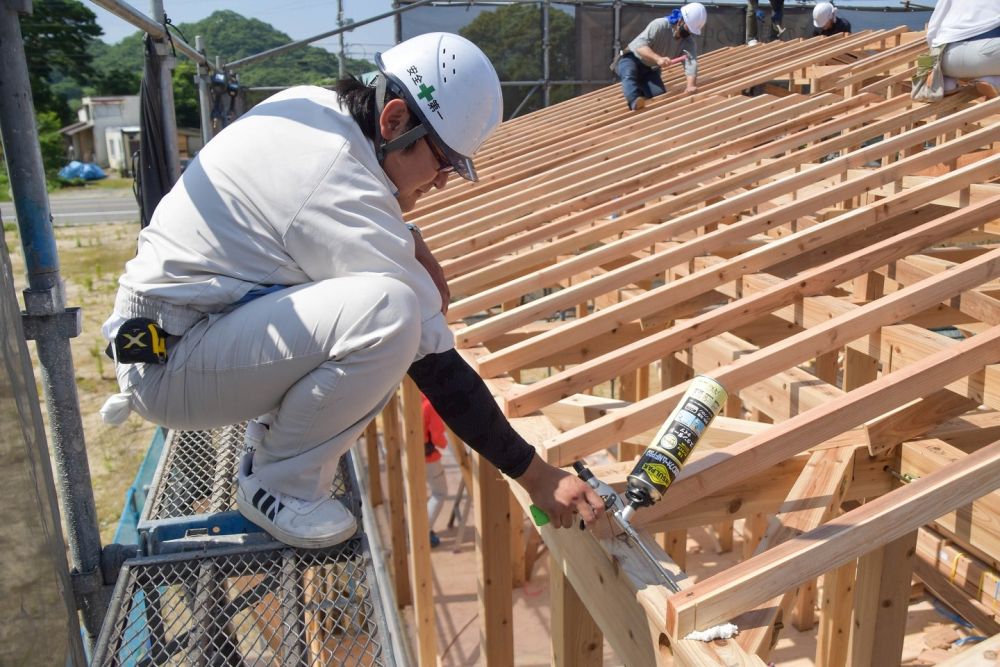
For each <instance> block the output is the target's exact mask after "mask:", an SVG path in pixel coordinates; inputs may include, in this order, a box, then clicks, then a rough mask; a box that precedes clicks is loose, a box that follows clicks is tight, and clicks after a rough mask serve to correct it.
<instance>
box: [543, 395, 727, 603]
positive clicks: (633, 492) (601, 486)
mask: <svg viewBox="0 0 1000 667" xmlns="http://www.w3.org/2000/svg"><path fill="white" fill-rule="evenodd" d="M727 397H728V395H727V394H726V390H725V389H724V388H723V387H722V385H721V384H719V383H718V382H716V381H715V380H713V379H712V378H710V377H707V376H704V375H699V376H698V377H696V378H694V380H692V381H691V384H690V386H688V389H687V391H686V392H684V395H683V396H682V397H681V400H680V401H679V402H678V403H677V406H676V407H675V408H674V410H673V412H671V413H670V416H669V417H667V420H666V421H665V422H663V426H661V427H660V430H659V431H657V433H656V437H654V438H653V440H652V442H650V443H649V446H648V447H646V451H644V452H643V453H642V456H640V457H639V460H638V461H636V464H635V467H634V468H633V469H632V473H631V474H630V475H629V476H628V487H627V488H626V490H625V493H624V494H623V495H624V499H623V498H622V496H621V495H619V494H618V493H616V492H615V490H614V489H613V488H612V487H611V486H610V485H608V484H607V483H605V482H602V481H601V480H600V479H598V478H597V477H596V476H595V475H594V474H593V473H592V472H591V471H590V470H589V469H588V468H587V466H586V465H584V464H583V462H581V461H577V462H576V463H574V464H573V468H574V469H575V470H576V473H577V475H579V477H580V479H582V480H583V481H585V482H586V483H587V484H589V485H590V486H591V488H593V489H594V490H595V491H596V492H597V494H598V495H599V496H601V498H603V499H604V507H605V510H606V511H607V513H608V516H610V517H611V519H612V520H613V521H614V522H615V523H616V524H617V525H618V527H619V528H621V529H622V531H624V533H625V535H626V536H627V537H628V538H629V539H631V540H632V542H633V543H635V545H636V546H637V547H639V550H640V551H641V552H642V554H643V555H644V556H645V557H646V558H647V559H648V560H649V562H650V563H652V564H653V565H654V566H655V568H656V570H657V571H658V572H659V573H660V575H661V576H662V578H663V580H664V582H665V583H666V585H667V587H668V588H669V589H670V590H671V591H673V592H674V593H679V592H680V590H681V589H680V586H678V585H677V581H676V580H674V578H673V577H672V576H671V575H670V573H669V572H667V571H666V570H664V569H663V567H662V566H661V565H660V562H659V561H658V560H657V559H656V557H655V556H653V554H652V552H650V551H649V549H648V548H647V547H646V545H645V544H644V543H643V542H642V540H640V539H639V535H638V533H637V532H636V530H635V528H633V527H632V524H631V519H632V516H633V515H634V514H635V512H636V510H637V509H639V508H640V507H648V506H650V505H652V504H654V503H656V502H657V501H659V500H660V498H662V497H663V494H664V493H666V491H667V489H668V488H669V487H670V485H671V484H672V483H673V481H674V480H675V479H676V478H677V475H679V474H680V472H681V468H682V467H683V466H684V462H685V461H687V458H688V456H689V455H690V454H691V450H693V449H694V446H695V445H696V444H697V443H698V440H699V439H700V438H701V436H702V434H703V433H704V432H705V430H706V429H707V428H708V425H709V424H710V423H712V420H713V419H715V418H716V417H717V416H718V415H719V413H720V412H722V407H723V406H724V405H725V404H726V398H727ZM531 514H532V516H533V517H534V519H535V523H536V524H538V525H540V526H541V525H544V524H545V523H548V521H549V518H548V516H546V515H545V513H544V512H543V511H542V510H540V509H539V508H538V507H535V506H534V505H532V506H531Z"/></svg>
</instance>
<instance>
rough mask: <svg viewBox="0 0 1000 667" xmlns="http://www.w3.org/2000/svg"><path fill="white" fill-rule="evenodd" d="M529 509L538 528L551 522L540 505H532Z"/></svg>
mask: <svg viewBox="0 0 1000 667" xmlns="http://www.w3.org/2000/svg"><path fill="white" fill-rule="evenodd" d="M528 509H530V510H531V518H532V519H534V520H535V525H536V526H544V525H545V524H547V523H548V522H549V515H548V514H546V513H545V510H543V509H542V508H541V507H539V506H538V505H532V506H531V507H529V508H528Z"/></svg>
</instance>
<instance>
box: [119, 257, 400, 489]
mask: <svg viewBox="0 0 1000 667" xmlns="http://www.w3.org/2000/svg"><path fill="white" fill-rule="evenodd" d="M419 340H420V317H419V310H418V305H417V298H416V296H415V295H414V293H413V291H412V290H411V289H410V288H408V287H407V286H406V285H404V284H403V283H401V282H399V281H398V280H394V279H391V278H385V277H381V276H376V275H372V276H358V277H347V278H335V279H330V280H323V281H320V282H316V283H309V284H305V285H298V286H295V287H290V288H288V289H285V290H281V291H279V292H273V293H271V294H267V295H265V296H262V297H260V298H258V299H256V300H254V301H251V302H249V303H247V304H244V305H242V306H239V307H237V308H236V309H235V310H232V311H230V312H228V313H224V314H219V315H211V316H209V317H207V318H206V319H204V320H202V321H200V322H199V323H197V324H196V325H195V326H194V327H192V328H191V329H190V330H189V331H188V332H187V333H186V334H185V335H184V336H183V337H182V338H180V339H179V340H178V341H177V342H176V344H175V345H174V346H173V347H172V348H171V349H170V350H169V357H168V360H167V363H166V364H164V365H154V364H135V365H121V366H119V381H120V382H121V383H122V385H123V387H124V386H128V385H131V392H132V407H133V409H134V410H136V411H137V412H138V413H139V414H141V415H142V416H143V417H145V418H146V419H149V420H151V421H154V422H156V423H158V424H162V425H164V426H167V427H169V428H177V429H208V428H215V427H218V426H223V425H226V424H235V423H238V422H241V421H244V420H246V419H250V418H254V417H257V416H259V415H263V414H266V413H273V414H272V416H271V424H270V429H269V430H268V431H267V434H266V435H265V436H264V440H263V443H262V445H261V446H260V447H259V448H258V449H257V451H256V453H255V455H254V472H255V473H256V474H257V475H259V477H260V480H261V482H262V483H263V484H264V486H266V487H267V488H269V489H271V490H274V491H280V492H282V493H287V494H291V495H293V496H296V497H299V498H303V499H305V500H318V499H319V498H321V497H324V496H326V495H328V494H329V492H330V485H331V482H332V481H333V477H334V475H335V473H336V470H337V464H338V462H339V460H340V457H341V456H342V455H343V454H344V452H345V451H347V449H348V448H349V447H350V446H351V445H352V444H353V443H354V441H355V440H356V439H357V438H358V436H359V435H360V434H361V432H362V431H363V430H364V428H365V426H366V425H367V424H368V422H370V421H371V420H372V418H373V417H375V415H377V414H378V412H379V411H380V410H381V409H382V407H383V406H384V405H385V402H386V401H387V400H388V397H389V393H390V392H391V391H392V390H393V389H394V388H395V387H396V385H397V384H398V383H399V381H400V380H401V379H402V377H403V375H404V374H405V373H406V369H407V368H408V367H409V365H410V364H411V363H412V362H413V360H414V357H415V355H416V353H417V348H418V344H419Z"/></svg>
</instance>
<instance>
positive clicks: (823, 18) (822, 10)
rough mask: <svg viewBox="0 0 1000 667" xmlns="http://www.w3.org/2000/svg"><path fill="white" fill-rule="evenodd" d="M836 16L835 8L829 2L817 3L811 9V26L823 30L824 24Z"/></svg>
mask: <svg viewBox="0 0 1000 667" xmlns="http://www.w3.org/2000/svg"><path fill="white" fill-rule="evenodd" d="M836 15H837V8H836V7H834V6H833V5H832V4H830V3H829V2H818V3H816V6H815V7H813V25H814V26H816V27H817V28H825V27H826V24H827V23H829V22H830V21H832V20H833V17H834V16H836Z"/></svg>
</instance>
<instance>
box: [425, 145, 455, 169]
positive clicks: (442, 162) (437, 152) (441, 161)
mask: <svg viewBox="0 0 1000 667" xmlns="http://www.w3.org/2000/svg"><path fill="white" fill-rule="evenodd" d="M425 138H426V139H427V145H428V146H429V147H430V149H431V154H432V155H434V159H435V160H437V162H438V173H440V174H450V173H451V172H453V171H455V166H454V165H453V164H452V163H451V161H450V160H448V158H446V157H445V155H444V152H443V151H442V150H441V149H440V148H438V147H437V144H436V143H434V140H433V139H431V138H430V137H425Z"/></svg>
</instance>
